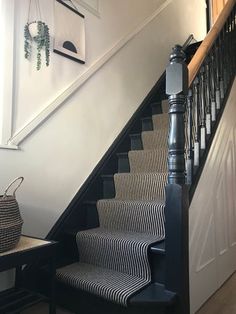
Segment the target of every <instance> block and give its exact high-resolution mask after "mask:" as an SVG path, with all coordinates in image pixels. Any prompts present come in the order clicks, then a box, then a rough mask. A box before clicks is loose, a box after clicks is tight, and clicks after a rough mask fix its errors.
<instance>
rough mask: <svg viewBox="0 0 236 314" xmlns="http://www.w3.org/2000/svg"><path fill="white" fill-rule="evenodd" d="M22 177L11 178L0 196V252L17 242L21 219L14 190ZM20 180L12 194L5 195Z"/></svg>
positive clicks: (11, 247)
mask: <svg viewBox="0 0 236 314" xmlns="http://www.w3.org/2000/svg"><path fill="white" fill-rule="evenodd" d="M23 180H24V178H23V177H18V178H16V179H15V180H13V181H12V182H11V183H10V184H9V185H8V187H7V188H6V190H5V192H4V194H3V195H1V196H0V253H3V252H6V251H8V250H11V249H13V248H14V247H15V246H16V245H17V243H18V242H19V239H20V236H21V229H22V225H23V220H22V218H21V214H20V210H19V205H18V203H17V200H16V190H17V189H18V188H19V187H20V185H21V183H22V182H23ZM17 181H20V182H19V183H18V185H17V186H16V188H15V190H14V191H13V193H12V195H7V193H8V190H9V189H10V187H11V186H12V185H13V184H14V183H15V182H17Z"/></svg>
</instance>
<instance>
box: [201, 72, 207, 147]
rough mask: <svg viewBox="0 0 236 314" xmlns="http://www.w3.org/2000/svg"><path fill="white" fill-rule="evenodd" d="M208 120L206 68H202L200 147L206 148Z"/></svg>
mask: <svg viewBox="0 0 236 314" xmlns="http://www.w3.org/2000/svg"><path fill="white" fill-rule="evenodd" d="M205 123H206V120H205V69H204V66H202V67H201V69H200V126H201V127H200V148H201V150H204V149H206V124H205Z"/></svg>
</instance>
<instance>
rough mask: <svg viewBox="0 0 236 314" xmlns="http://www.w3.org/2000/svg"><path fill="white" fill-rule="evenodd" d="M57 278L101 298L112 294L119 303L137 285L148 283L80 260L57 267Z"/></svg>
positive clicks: (140, 286)
mask: <svg viewBox="0 0 236 314" xmlns="http://www.w3.org/2000/svg"><path fill="white" fill-rule="evenodd" d="M57 280H59V281H61V282H64V283H66V284H68V285H70V286H72V287H74V288H77V289H83V290H85V291H87V292H90V293H92V294H95V295H99V296H101V297H103V298H109V297H110V295H112V296H113V297H114V298H115V299H116V302H117V303H120V304H123V303H126V302H127V299H128V297H129V295H130V294H133V293H135V292H136V291H137V287H139V288H143V287H145V286H146V285H147V284H148V281H147V280H144V279H143V278H139V277H135V276H132V275H128V274H125V273H121V272H118V271H114V270H111V269H108V268H103V267H99V266H96V265H91V264H88V263H80V262H79V263H73V264H70V265H67V266H65V267H62V268H59V269H57ZM124 288H125V289H126V291H128V292H129V295H128V294H127V292H126V291H125V292H124Z"/></svg>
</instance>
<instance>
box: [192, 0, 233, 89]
mask: <svg viewBox="0 0 236 314" xmlns="http://www.w3.org/2000/svg"><path fill="white" fill-rule="evenodd" d="M235 2H236V0H228V2H227V3H226V5H225V6H224V9H223V10H222V12H221V14H220V15H219V17H218V19H217V21H216V22H215V24H214V25H213V27H212V28H211V30H210V31H209V33H208V34H207V36H206V37H205V39H204V40H203V42H202V44H201V45H200V47H199V48H198V50H197V52H196V53H195V55H194V57H193V59H192V60H191V62H190V63H189V65H188V70H189V86H190V85H191V84H192V82H193V80H194V78H195V76H196V75H197V73H198V71H199V69H200V67H201V65H202V63H203V61H204V59H205V58H206V56H207V54H208V52H209V51H210V49H211V47H212V45H213V44H214V42H215V40H216V38H217V37H218V35H219V33H220V31H221V30H222V28H223V26H224V24H225V22H226V20H227V18H228V16H229V14H230V12H231V11H232V9H233V6H234V4H235Z"/></svg>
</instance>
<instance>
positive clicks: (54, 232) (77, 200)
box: [46, 72, 166, 239]
mask: <svg viewBox="0 0 236 314" xmlns="http://www.w3.org/2000/svg"><path fill="white" fill-rule="evenodd" d="M165 77H166V75H165V72H164V73H163V74H162V75H161V77H160V79H159V80H158V81H157V83H156V84H155V85H154V87H153V88H152V89H151V91H150V92H149V94H148V95H147V96H146V98H145V99H144V100H143V102H142V104H141V105H140V106H139V108H138V109H137V110H136V111H135V113H134V114H133V116H132V117H131V118H130V120H129V121H128V123H127V124H126V126H125V127H124V129H123V130H122V131H121V133H120V134H119V135H118V137H117V138H116V139H115V141H114V142H113V144H112V145H111V146H110V148H109V149H108V150H107V152H106V153H105V155H104V156H103V157H102V159H101V160H100V162H99V163H98V164H97V166H96V167H95V168H94V170H93V171H92V173H91V174H90V175H89V176H88V178H87V180H86V181H85V182H84V184H83V185H82V187H81V188H80V190H79V191H78V192H77V194H76V195H75V196H74V198H73V199H72V201H71V202H70V204H69V205H68V207H67V208H66V209H65V211H64V212H63V214H62V215H61V216H60V217H59V219H58V220H57V222H56V224H55V225H54V226H53V228H52V229H51V230H50V232H49V233H48V235H47V237H46V239H56V238H57V237H58V236H59V233H60V231H62V230H61V229H62V226H63V225H64V224H65V223H66V221H67V219H68V218H69V216H70V215H71V214H72V213H73V212H74V211H75V210H76V209H77V208H78V206H79V205H80V204H82V202H83V198H84V196H85V193H86V192H87V191H88V188H89V186H90V185H91V184H92V183H93V182H95V180H96V179H97V177H98V176H99V175H100V172H101V170H102V168H103V167H104V165H105V163H106V161H107V160H108V159H109V158H110V157H111V156H112V154H113V153H114V152H115V150H116V149H117V148H118V146H119V145H120V143H121V142H122V140H123V139H124V138H125V136H127V135H128V134H129V132H130V130H131V128H132V126H133V125H134V123H135V121H136V120H137V119H138V118H139V116H140V115H141V114H142V112H143V110H144V108H145V107H146V106H147V105H148V104H149V103H150V102H151V101H152V99H154V98H155V97H156V95H157V93H158V92H159V91H160V88H161V86H162V85H163V84H164V83H165Z"/></svg>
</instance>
